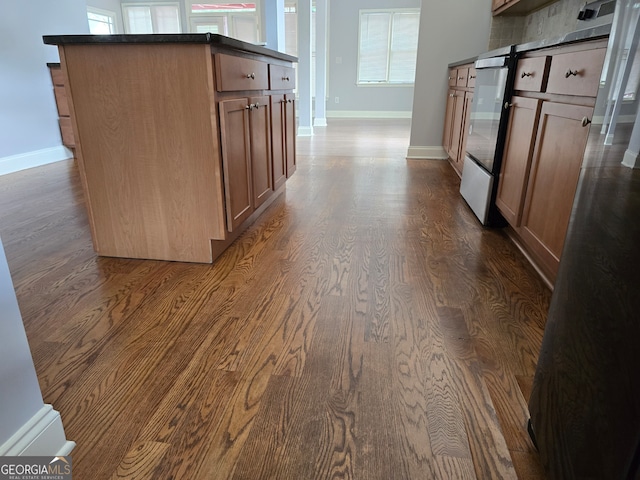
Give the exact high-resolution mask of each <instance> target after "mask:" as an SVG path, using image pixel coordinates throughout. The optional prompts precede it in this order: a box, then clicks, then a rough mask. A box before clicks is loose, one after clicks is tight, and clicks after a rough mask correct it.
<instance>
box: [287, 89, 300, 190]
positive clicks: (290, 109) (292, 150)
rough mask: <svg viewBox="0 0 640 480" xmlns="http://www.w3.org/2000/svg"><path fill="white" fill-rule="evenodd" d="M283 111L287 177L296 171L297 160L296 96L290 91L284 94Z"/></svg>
mask: <svg viewBox="0 0 640 480" xmlns="http://www.w3.org/2000/svg"><path fill="white" fill-rule="evenodd" d="M284 98H285V101H286V104H285V111H284V125H285V128H284V136H285V145H286V149H285V150H286V152H285V156H286V157H287V178H289V177H290V176H291V175H293V172H295V171H296V168H297V165H298V161H297V159H296V97H295V95H294V94H292V93H287V94H286V95H285V96H284Z"/></svg>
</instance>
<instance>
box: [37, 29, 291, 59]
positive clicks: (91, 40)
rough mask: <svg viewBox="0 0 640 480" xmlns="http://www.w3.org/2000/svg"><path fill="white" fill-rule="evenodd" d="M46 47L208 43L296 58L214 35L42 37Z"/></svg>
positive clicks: (167, 34)
mask: <svg viewBox="0 0 640 480" xmlns="http://www.w3.org/2000/svg"><path fill="white" fill-rule="evenodd" d="M42 40H43V41H44V43H45V44H46V45H100V44H101V45H117V44H135V43H138V44H145V43H209V44H211V45H218V46H223V47H227V48H233V49H236V50H242V51H245V52H250V53H256V54H258V55H265V56H268V57H272V58H277V59H279V60H285V61H287V62H294V63H295V62H297V61H298V58H297V57H294V56H292V55H287V54H286V53H282V52H277V51H275V50H271V49H269V48H266V47H262V46H260V45H254V44H253V43H247V42H243V41H240V40H236V39H235V38H230V37H225V36H224V35H218V34H215V33H158V34H155V33H154V34H144V35H131V34H126V35H44V36H43V37H42Z"/></svg>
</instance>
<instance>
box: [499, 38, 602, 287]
mask: <svg viewBox="0 0 640 480" xmlns="http://www.w3.org/2000/svg"><path fill="white" fill-rule="evenodd" d="M602 51H603V41H602V40H596V41H591V42H583V43H577V44H572V45H569V46H566V47H556V48H547V49H541V50H539V51H534V52H527V53H525V54H523V55H522V58H521V59H520V60H519V62H518V67H517V72H521V73H520V74H519V75H517V76H516V81H515V93H514V96H513V97H512V100H511V105H510V110H509V126H508V129H507V136H506V143H505V150H504V155H503V159H502V167H501V171H500V177H499V183H498V192H497V197H496V206H497V207H498V209H499V210H500V212H501V213H502V215H503V216H504V218H505V219H506V220H507V222H508V223H509V225H510V228H509V229H508V232H509V233H510V234H511V236H512V238H513V239H514V240H515V241H516V242H517V243H518V245H519V246H520V247H521V249H522V250H523V251H524V252H525V253H526V254H527V256H528V257H529V258H530V260H531V261H532V263H533V264H534V266H535V267H536V268H537V270H538V271H539V272H540V274H541V275H542V277H543V279H544V280H545V281H546V282H547V284H549V285H550V286H552V285H553V283H554V282H555V278H556V275H557V272H558V266H559V263H560V258H561V256H562V249H563V247H564V239H565V236H566V232H567V228H568V225H569V218H570V216H571V209H572V206H573V199H574V196H575V193H576V189H577V185H578V178H579V175H580V167H581V163H582V158H583V155H584V151H585V148H586V144H587V138H588V135H589V126H590V123H591V120H592V116H593V111H594V104H595V92H597V89H598V82H599V78H600V71H601V69H602V63H603V61H604V56H603V55H602ZM567 65H571V69H569V68H568V67H567ZM560 70H562V71H566V72H565V73H564V74H563V75H562V77H563V78H562V81H563V82H566V84H565V83H563V84H562V85H563V86H562V89H560V88H559V87H554V86H553V84H552V81H551V80H552V78H556V77H559V74H558V73H557V72H558V71H560ZM554 72H555V73H554ZM567 72H577V73H575V74H573V73H567ZM547 78H549V81H548V82H547ZM571 82H572V83H571ZM549 85H551V86H552V88H551V91H549ZM572 85H573V86H574V87H575V88H574V87H572ZM587 94H588V95H587Z"/></svg>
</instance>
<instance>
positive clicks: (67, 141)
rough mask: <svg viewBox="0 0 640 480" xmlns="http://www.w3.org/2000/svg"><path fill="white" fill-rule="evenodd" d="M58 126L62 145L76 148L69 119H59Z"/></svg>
mask: <svg viewBox="0 0 640 480" xmlns="http://www.w3.org/2000/svg"><path fill="white" fill-rule="evenodd" d="M58 124H59V125H60V134H61V135H62V144H63V145H64V146H66V147H69V148H74V147H75V146H76V140H75V136H74V135H73V127H72V126H71V118H69V117H61V118H59V119H58Z"/></svg>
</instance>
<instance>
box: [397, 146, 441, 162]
mask: <svg viewBox="0 0 640 480" xmlns="http://www.w3.org/2000/svg"><path fill="white" fill-rule="evenodd" d="M407 158H416V159H418V158H421V159H425V160H446V159H447V158H449V155H447V152H445V151H444V148H442V147H409V150H407Z"/></svg>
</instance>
